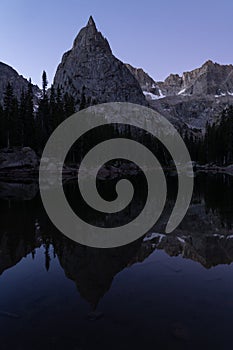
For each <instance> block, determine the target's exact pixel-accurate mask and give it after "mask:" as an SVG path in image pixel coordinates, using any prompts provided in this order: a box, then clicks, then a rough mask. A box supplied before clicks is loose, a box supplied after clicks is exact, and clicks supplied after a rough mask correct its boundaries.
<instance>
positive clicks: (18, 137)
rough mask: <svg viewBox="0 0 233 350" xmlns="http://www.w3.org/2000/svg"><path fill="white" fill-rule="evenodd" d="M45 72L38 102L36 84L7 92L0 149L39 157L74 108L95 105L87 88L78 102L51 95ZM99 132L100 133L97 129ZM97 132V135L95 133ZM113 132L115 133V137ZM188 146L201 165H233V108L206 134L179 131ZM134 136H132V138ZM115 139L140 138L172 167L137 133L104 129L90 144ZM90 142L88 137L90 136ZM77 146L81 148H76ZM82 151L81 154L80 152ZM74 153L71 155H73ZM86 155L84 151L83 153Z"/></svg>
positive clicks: (161, 150) (0, 125) (163, 157)
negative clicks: (26, 151)
mask: <svg viewBox="0 0 233 350" xmlns="http://www.w3.org/2000/svg"><path fill="white" fill-rule="evenodd" d="M47 85H48V82H47V77H46V73H45V72H43V75H42V92H41V96H40V97H38V98H37V99H36V98H35V96H34V94H33V85H32V83H31V81H29V83H28V87H27V89H26V91H22V93H21V97H20V99H19V100H18V99H17V98H16V96H15V94H14V90H13V86H12V85H11V84H10V83H8V85H7V87H6V89H5V92H4V99H3V105H2V106H1V105H0V148H5V147H7V148H10V147H24V146H26V147H31V148H32V149H34V150H35V151H36V152H37V153H38V154H41V153H42V151H43V149H44V146H45V144H46V142H47V140H48V138H49V136H50V135H51V133H52V132H53V131H54V130H55V129H56V127H57V126H58V125H59V124H60V123H61V122H62V121H63V120H65V119H66V118H67V117H69V116H70V115H72V114H73V113H74V112H75V106H77V105H79V110H81V109H83V108H86V107H88V106H89V105H90V104H96V103H97V102H96V101H89V100H88V98H86V96H85V87H83V89H82V93H81V98H80V100H79V101H75V100H74V98H73V97H72V96H70V95H68V94H67V93H66V94H64V95H62V93H61V90H60V88H59V87H58V88H56V89H55V88H54V87H53V86H51V88H50V91H49V94H48V91H47ZM96 131H97V130H96ZM96 131H95V132H96ZM112 132H113V134H112ZM179 132H180V134H181V135H182V137H183V139H184V142H185V143H186V145H187V147H188V149H189V152H190V155H191V159H192V160H193V161H195V162H197V163H200V164H207V163H215V164H219V165H228V164H231V163H233V107H229V108H227V109H225V110H224V111H223V112H222V114H221V116H220V119H219V121H218V122H216V123H213V124H207V125H206V133H205V135H202V136H200V133H196V135H198V136H195V134H194V133H190V132H188V131H187V132H185V133H184V131H183V130H179ZM132 134H134V135H133V137H131V136H132ZM111 135H112V136H113V137H124V136H125V137H129V138H134V139H135V138H137V139H138V141H139V142H142V143H145V145H146V146H148V147H149V148H151V150H152V151H155V153H156V154H157V155H159V158H161V163H162V164H169V162H170V158H169V157H167V153H166V151H164V148H163V147H162V145H160V144H159V143H158V142H157V143H156V142H155V141H154V140H152V139H151V138H149V137H148V135H145V137H143V134H141V133H140V132H139V133H138V132H137V131H135V132H134V130H131V128H129V130H128V129H127V128H126V129H125V131H124V135H120V134H119V130H116V128H115V127H114V126H113V130H112V128H111V127H110V128H109V129H106V128H102V129H101V130H98V131H97V133H96V134H95V135H91V137H90V138H89V141H88V140H87V141H88V143H93V142H94V143H98V142H100V141H102V140H101V139H103V138H104V139H108V138H111ZM87 139H88V137H87ZM77 146H78V147H77ZM89 146H90V145H86V142H84V141H82V142H81V143H80V144H79V145H76V146H75V145H74V147H72V152H70V155H69V157H68V158H69V160H70V161H71V160H72V161H79V160H80V157H81V158H82V154H78V153H83V152H82V150H84V149H86V148H88V147H89ZM80 151H81V152H80ZM71 153H72V154H71ZM84 153H85V152H84Z"/></svg>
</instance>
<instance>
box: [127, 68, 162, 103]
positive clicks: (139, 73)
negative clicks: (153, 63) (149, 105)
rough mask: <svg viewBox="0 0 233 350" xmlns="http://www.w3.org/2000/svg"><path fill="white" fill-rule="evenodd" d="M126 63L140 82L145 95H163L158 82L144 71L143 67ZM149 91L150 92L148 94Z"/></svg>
mask: <svg viewBox="0 0 233 350" xmlns="http://www.w3.org/2000/svg"><path fill="white" fill-rule="evenodd" d="M125 65H126V67H127V68H128V69H129V70H130V72H131V73H132V74H133V75H134V77H135V78H136V79H137V81H138V82H139V84H140V86H141V89H142V91H143V92H144V94H145V96H148V97H149V96H150V94H153V95H155V96H158V97H161V90H160V89H159V86H158V84H157V83H156V82H155V81H154V79H152V78H151V77H150V76H149V75H148V74H147V73H146V72H144V70H143V69H142V68H134V67H133V66H131V65H130V64H128V63H126V64H125ZM147 92H148V93H150V94H146V93H147Z"/></svg>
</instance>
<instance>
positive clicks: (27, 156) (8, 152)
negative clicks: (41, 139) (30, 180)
mask: <svg viewBox="0 0 233 350" xmlns="http://www.w3.org/2000/svg"><path fill="white" fill-rule="evenodd" d="M38 164H39V158H38V157H37V155H36V153H35V152H34V151H33V150H32V149H31V148H30V147H23V148H20V147H19V148H17V147H15V148H3V149H1V150H0V171H1V170H4V171H5V170H7V169H22V168H24V169H25V168H31V169H35V168H36V167H37V166H38Z"/></svg>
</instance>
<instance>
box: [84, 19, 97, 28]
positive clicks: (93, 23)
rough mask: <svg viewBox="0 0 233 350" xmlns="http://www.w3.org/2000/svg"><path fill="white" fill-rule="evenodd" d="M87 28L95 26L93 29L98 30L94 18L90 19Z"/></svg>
mask: <svg viewBox="0 0 233 350" xmlns="http://www.w3.org/2000/svg"><path fill="white" fill-rule="evenodd" d="M86 26H87V27H90V26H93V27H95V28H96V25H95V21H94V19H93V17H92V16H90V17H89V20H88V22H87V25H86Z"/></svg>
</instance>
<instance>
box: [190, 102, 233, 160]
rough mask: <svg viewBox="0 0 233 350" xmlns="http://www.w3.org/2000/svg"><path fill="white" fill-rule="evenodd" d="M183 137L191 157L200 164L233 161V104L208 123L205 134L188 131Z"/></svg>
mask: <svg viewBox="0 0 233 350" xmlns="http://www.w3.org/2000/svg"><path fill="white" fill-rule="evenodd" d="M183 139H184V141H185V143H186V145H187V147H188V149H189V152H190V155H191V159H192V160H193V161H196V162H198V163H200V164H207V163H214V164H218V165H224V166H226V165H229V164H232V163H233V106H230V107H228V108H226V109H224V110H223V111H222V113H221V115H220V118H219V119H218V121H217V122H215V123H213V124H209V123H207V124H206V132H205V135H204V136H201V137H200V136H196V137H195V136H193V135H190V134H189V135H188V133H186V134H185V135H183Z"/></svg>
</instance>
